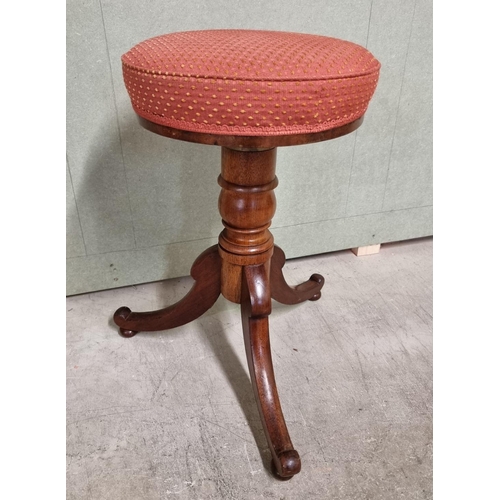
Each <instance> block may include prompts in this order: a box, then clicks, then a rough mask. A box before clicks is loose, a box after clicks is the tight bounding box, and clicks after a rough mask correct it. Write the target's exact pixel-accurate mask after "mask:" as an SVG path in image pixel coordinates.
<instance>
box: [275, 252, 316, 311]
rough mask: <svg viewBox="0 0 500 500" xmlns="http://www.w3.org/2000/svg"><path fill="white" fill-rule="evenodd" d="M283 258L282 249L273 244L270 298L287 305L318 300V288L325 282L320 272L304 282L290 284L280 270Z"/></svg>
mask: <svg viewBox="0 0 500 500" xmlns="http://www.w3.org/2000/svg"><path fill="white" fill-rule="evenodd" d="M285 260H286V258H285V254H284V253H283V250H282V249H281V248H280V247H278V246H276V245H274V253H273V256H272V259H271V296H272V298H273V299H274V300H277V301H278V302H281V303H282V304H288V305H292V304H299V303H300V302H304V301H305V300H318V299H319V298H320V297H321V292H320V290H321V289H322V288H323V285H324V284H325V278H323V276H321V274H313V275H312V276H311V277H310V278H309V280H308V281H306V282H305V283H302V284H300V285H297V286H290V285H288V284H287V282H286V281H285V277H284V276H283V271H282V268H283V266H284V265H285Z"/></svg>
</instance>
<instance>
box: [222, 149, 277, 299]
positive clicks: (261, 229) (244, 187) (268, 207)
mask: <svg viewBox="0 0 500 500" xmlns="http://www.w3.org/2000/svg"><path fill="white" fill-rule="evenodd" d="M275 171H276V148H272V149H268V150H265V151H238V150H235V149H229V148H222V172H221V175H220V176H219V179H218V182H219V185H220V186H221V188H222V189H221V193H220V196H219V211H220V214H221V216H222V224H223V225H224V230H223V231H222V232H221V234H220V236H219V254H220V256H221V258H222V279H221V283H222V287H221V292H222V295H224V297H225V298H226V299H228V300H230V301H232V302H236V303H237V304H239V303H241V283H242V276H243V267H244V266H249V265H257V264H265V263H266V262H269V261H270V259H271V257H272V255H273V249H274V239H273V236H272V234H271V232H270V231H269V226H270V225H271V220H272V218H273V216H274V213H275V211H276V197H275V195H274V188H275V187H276V186H277V185H278V179H277V177H276V175H275ZM267 267H269V266H267Z"/></svg>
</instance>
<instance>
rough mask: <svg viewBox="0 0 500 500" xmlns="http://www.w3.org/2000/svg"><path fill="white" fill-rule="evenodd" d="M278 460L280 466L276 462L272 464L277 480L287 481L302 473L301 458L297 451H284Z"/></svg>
mask: <svg viewBox="0 0 500 500" xmlns="http://www.w3.org/2000/svg"><path fill="white" fill-rule="evenodd" d="M277 459H278V465H277V464H276V462H275V461H274V460H273V461H272V462H271V470H272V472H273V474H274V475H275V476H276V477H277V478H279V479H282V480H285V481H286V480H288V479H292V477H293V476H295V474H298V473H299V472H300V468H301V463H300V456H299V454H298V453H297V451H296V450H287V451H282V452H281V453H279V454H278V457H277Z"/></svg>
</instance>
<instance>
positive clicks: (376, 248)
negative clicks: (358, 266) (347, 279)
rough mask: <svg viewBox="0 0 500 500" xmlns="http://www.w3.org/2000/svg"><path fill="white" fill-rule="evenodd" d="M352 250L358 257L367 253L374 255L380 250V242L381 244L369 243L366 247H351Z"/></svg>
mask: <svg viewBox="0 0 500 500" xmlns="http://www.w3.org/2000/svg"><path fill="white" fill-rule="evenodd" d="M351 250H352V252H353V253H354V254H355V255H357V256H358V257H363V256H365V255H373V254H375V253H379V252H380V244H379V245H368V246H366V247H356V248H351Z"/></svg>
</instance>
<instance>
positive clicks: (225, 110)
mask: <svg viewBox="0 0 500 500" xmlns="http://www.w3.org/2000/svg"><path fill="white" fill-rule="evenodd" d="M122 63H123V74H124V80H125V85H126V88H127V91H128V93H129V95H130V99H131V101H132V106H133V108H134V110H135V112H136V113H137V114H138V115H139V116H141V117H143V118H145V119H147V120H149V121H151V122H153V123H157V124H159V125H165V126H168V127H172V128H176V129H180V130H186V131H191V132H200V133H206V134H220V135H239V136H270V135H288V134H304V133H314V132H321V131H324V130H328V129H332V128H335V127H340V126H342V125H345V124H348V123H351V122H353V121H354V120H356V119H357V118H359V117H361V116H362V115H363V114H364V113H365V111H366V109H367V107H368V104H369V102H370V99H371V98H372V96H373V93H374V92H375V88H376V85H377V82H378V77H379V71H380V63H379V62H378V61H377V59H375V57H374V56H373V55H372V54H371V53H370V52H369V51H368V50H366V49H365V48H363V47H361V46H360V45H357V44H354V43H351V42H347V41H344V40H339V39H336V38H330V37H326V36H318V35H306V34H300V33H288V32H278V31H255V30H205V31H188V32H180V33H171V34H167V35H162V36H157V37H154V38H151V39H149V40H145V41H143V42H141V43H139V44H138V45H136V46H135V47H133V48H132V49H130V50H129V51H128V52H127V53H126V54H124V55H123V56H122Z"/></svg>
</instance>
